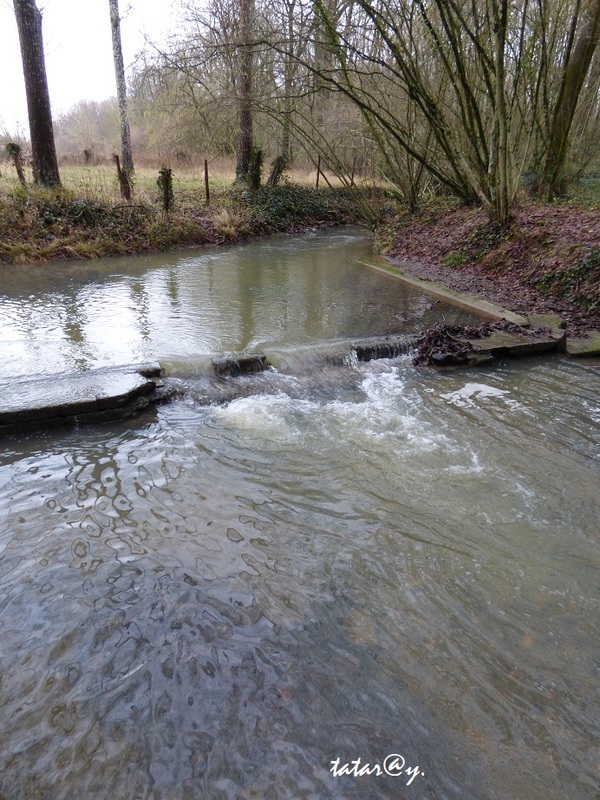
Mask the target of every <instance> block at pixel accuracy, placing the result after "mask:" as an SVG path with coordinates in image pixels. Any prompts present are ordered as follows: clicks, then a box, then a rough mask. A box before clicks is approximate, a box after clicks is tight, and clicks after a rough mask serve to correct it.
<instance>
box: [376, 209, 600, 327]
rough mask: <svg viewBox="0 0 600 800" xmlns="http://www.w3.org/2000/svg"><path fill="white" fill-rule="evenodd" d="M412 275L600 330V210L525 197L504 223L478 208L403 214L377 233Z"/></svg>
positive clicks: (379, 240) (389, 252) (382, 249)
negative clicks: (493, 220) (497, 224)
mask: <svg viewBox="0 0 600 800" xmlns="http://www.w3.org/2000/svg"><path fill="white" fill-rule="evenodd" d="M376 244H377V245H378V248H379V250H380V252H382V253H384V254H385V255H386V256H387V258H388V259H389V260H390V261H391V262H392V263H393V264H396V265H398V266H400V267H401V268H402V270H403V272H405V273H406V272H408V273H410V274H412V275H414V276H416V277H417V278H420V279H423V280H426V281H432V282H435V283H440V284H443V285H444V286H447V287H448V288H450V289H452V290H454V291H456V292H461V293H464V294H470V295H475V296H477V297H480V298H482V299H485V300H489V301H492V302H494V303H497V304H499V305H502V306H504V307H506V308H509V309H511V310H512V311H514V312H516V313H518V314H522V315H526V316H528V315H531V314H558V315H559V316H560V317H561V318H562V319H563V320H564V321H565V322H566V323H567V329H568V332H569V333H571V334H581V333H583V332H585V331H587V330H600V211H599V210H598V209H594V208H584V207H574V206H569V205H545V204H542V203H538V202H535V201H528V202H527V204H526V205H523V207H522V208H520V209H518V210H517V211H516V213H515V216H514V220H513V223H512V225H511V226H510V228H509V229H508V230H503V229H500V228H498V227H495V226H493V225H491V224H490V223H489V221H488V220H487V218H486V216H485V214H484V213H483V211H481V209H478V208H464V207H457V206H451V207H448V206H446V207H443V206H441V205H439V206H438V207H436V208H433V209H428V210H427V211H424V212H422V213H419V214H416V215H411V216H401V217H398V218H397V219H396V220H394V221H393V223H391V224H390V225H388V226H387V227H386V228H385V229H382V230H381V231H380V232H379V234H378V236H377V237H376Z"/></svg>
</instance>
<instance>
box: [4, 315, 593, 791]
mask: <svg viewBox="0 0 600 800" xmlns="http://www.w3.org/2000/svg"><path fill="white" fill-rule="evenodd" d="M417 305H418V302H417ZM154 324H155V323H154V322H153V323H152V325H154ZM365 332H367V333H370V332H372V331H365ZM255 336H256V337H257V338H260V337H261V336H263V334H262V332H261V331H260V328H258V329H257V333H256V334H255ZM277 336H279V334H277V335H274V334H272V333H269V334H268V335H267V334H265V335H264V338H265V340H266V339H270V340H277ZM239 341H240V340H238V342H235V348H234V347H233V346H232V349H238V344H239ZM173 349H175V348H173ZM183 350H184V346H183V345H181V346H180V352H179V353H174V354H172V355H173V357H174V358H175V357H176V358H177V359H180V360H182V361H183V360H185V359H184V358H183V356H182V351H183ZM71 352H72V351H71ZM69 357H70V356H69ZM65 358H66V356H65ZM55 363H58V361H57V362H55ZM599 378H600V369H599V368H598V366H594V365H580V364H576V363H573V362H569V361H566V360H563V359H558V358H557V359H544V360H532V361H527V362H522V363H517V362H513V363H512V364H510V365H500V366H497V367H495V368H493V369H487V370H481V371H456V372H444V373H437V372H431V371H428V370H424V369H417V368H414V367H412V366H411V364H410V361H409V360H408V359H407V358H399V359H396V360H392V361H379V362H370V363H369V364H362V365H348V366H346V367H342V368H338V369H336V368H327V369H321V368H319V369H316V368H315V369H314V370H312V371H310V370H308V371H307V373H306V374H304V375H300V376H298V377H296V376H293V375H280V376H279V375H277V374H275V375H272V376H271V379H270V380H271V384H270V386H269V389H268V391H264V392H262V393H258V394H252V395H250V396H247V397H240V398H238V399H235V400H233V401H231V402H229V403H226V404H224V405H213V406H206V405H203V404H202V403H201V402H200V401H199V399H198V397H197V396H196V394H195V390H194V387H195V379H194V377H193V376H191V377H190V375H189V374H188V375H187V377H186V378H185V386H186V388H187V391H186V394H185V395H184V396H183V397H181V398H180V399H179V400H177V401H176V402H174V403H172V404H170V405H168V406H164V407H161V408H160V409H158V411H157V412H156V414H154V415H151V416H147V417H143V418H140V419H138V420H137V421H136V423H135V424H133V425H121V426H113V427H106V426H105V427H101V428H100V427H99V428H86V429H82V430H74V431H70V432H62V433H59V434H58V433H54V434H38V435H35V436H29V437H11V438H8V439H5V440H4V441H3V443H2V456H1V460H2V461H1V463H2V467H1V469H0V520H1V523H0V531H1V534H0V671H1V681H2V683H1V690H0V692H1V693H0V718H1V720H2V725H1V726H0V758H1V768H0V793H2V795H3V796H5V797H6V798H10V800H13V798H27V799H28V800H29V798H38V797H39V798H51V799H52V800H54V798H65V799H66V798H80V797H81V798H84V797H85V798H99V799H103V798H131V799H132V800H133V798H153V800H158V798H165V799H168V800H171V798H332V799H335V800H337V798H357V799H358V798H360V800H363V799H365V798H366V799H367V800H369V798H403V797H404V798H473V799H475V798H477V799H478V800H479V799H480V798H511V799H512V798H525V797H527V798H531V799H532V800H538V799H539V800H554V798H556V799H558V798H563V797H569V798H582V799H583V798H595V797H596V793H597V787H598V783H597V775H598V767H599V762H600V753H599V751H598V741H599V734H600V730H599V722H598V720H600V707H599V705H600V704H599V700H598V696H599V695H598V640H599V636H598V634H599V630H598V627H599V626H598V618H599V617H598V611H599V599H598V575H599V569H600V545H599V541H598V519H599V518H600V499H599V496H598V480H599V473H600V468H599V463H598V453H599V449H598V446H599V444H600V404H599V401H598V396H599V394H598V387H599ZM393 753H396V754H399V755H401V756H403V758H404V759H405V762H406V763H405V764H404V769H403V771H402V772H401V774H399V775H396V776H391V775H386V774H385V773H384V774H382V775H377V774H375V773H376V772H377V770H376V769H375V767H376V766H377V765H382V764H383V763H384V759H385V758H386V756H387V755H388V754H393ZM358 758H360V759H361V762H360V765H359V767H358V768H356V767H352V764H351V762H352V761H353V760H356V759H358ZM337 759H340V761H339V762H336V760H337ZM331 762H336V763H337V765H338V766H337V769H338V771H339V772H342V773H343V772H351V771H352V770H353V769H354V770H355V771H357V770H358V769H360V768H361V767H363V766H364V765H365V764H367V763H368V764H370V767H369V770H370V771H372V774H370V775H367V774H363V775H361V776H359V777H356V776H354V775H353V774H340V775H338V776H337V777H336V776H335V775H334V774H332V772H331V769H332V766H331ZM399 763H400V765H401V764H402V762H401V761H399ZM345 764H349V765H350V766H349V767H348V768H347V769H346V770H344V765H345ZM386 764H387V766H388V769H389V770H390V771H391V772H393V771H394V769H393V761H392V760H388V761H387V762H386ZM416 767H418V768H419V769H418V770H416ZM409 769H410V772H408V771H407V770H409ZM397 771H398V770H397Z"/></svg>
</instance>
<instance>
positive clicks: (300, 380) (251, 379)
mask: <svg viewBox="0 0 600 800" xmlns="http://www.w3.org/2000/svg"><path fill="white" fill-rule="evenodd" d="M414 339H415V337H414V336H380V337H371V338H368V339H356V340H351V339H341V340H334V341H328V342H316V343H310V344H303V345H297V346H294V347H283V346H282V347H278V346H275V345H272V346H265V347H264V348H262V350H263V352H253V353H228V354H222V355H218V356H217V355H213V356H211V357H206V356H205V357H203V359H202V360H201V361H200V362H195V363H194V365H193V367H191V368H190V367H187V368H186V366H185V365H171V367H173V366H175V369H171V370H169V369H168V368H167V372H170V375H171V378H172V379H175V380H176V381H177V383H179V384H180V388H181V389H182V390H183V391H184V392H185V393H188V394H190V396H192V397H193V398H194V400H195V401H196V402H199V403H201V404H203V405H211V404H222V403H228V402H230V401H231V400H234V399H237V398H240V397H248V396H250V395H258V394H265V395H273V394H279V393H281V392H283V393H285V394H287V395H289V396H291V397H304V396H310V397H313V398H315V399H317V398H321V399H330V398H331V397H334V396H336V397H337V396H339V394H340V393H342V394H344V395H345V396H346V397H347V399H352V398H355V397H356V398H357V399H358V398H359V397H360V396H361V390H360V388H359V386H360V383H361V376H360V373H359V369H358V368H359V363H360V362H364V361H371V360H372V359H377V358H396V357H398V356H401V355H406V354H407V353H409V352H410V350H411V348H412V346H413V342H414Z"/></svg>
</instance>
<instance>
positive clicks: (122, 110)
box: [108, 0, 133, 176]
mask: <svg viewBox="0 0 600 800" xmlns="http://www.w3.org/2000/svg"><path fill="white" fill-rule="evenodd" d="M108 5H109V8H110V26H111V29H112V46H113V58H114V63H115V78H116V81H117V99H118V102H119V117H120V120H121V155H122V159H123V170H124V172H125V174H126V175H127V176H129V175H131V174H132V173H133V154H132V151H131V131H130V129H129V117H128V115H127V85H126V83H125V67H124V64H123V48H122V45H121V18H120V16H119V0H108Z"/></svg>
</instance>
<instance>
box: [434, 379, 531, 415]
mask: <svg viewBox="0 0 600 800" xmlns="http://www.w3.org/2000/svg"><path fill="white" fill-rule="evenodd" d="M441 397H442V398H443V399H444V400H447V401H448V402H449V403H452V405H455V406H459V407H460V408H475V407H476V406H478V405H479V402H480V401H481V400H490V399H500V400H502V401H503V402H504V404H505V405H507V406H508V407H509V408H512V409H517V408H521V405H520V403H518V402H517V401H516V400H513V399H511V398H510V393H509V392H508V391H507V390H506V389H497V388H496V387H495V386H488V385H487V384H486V383H466V384H465V385H464V386H463V387H462V389H457V390H456V391H455V392H448V393H447V394H442V395H441Z"/></svg>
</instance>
